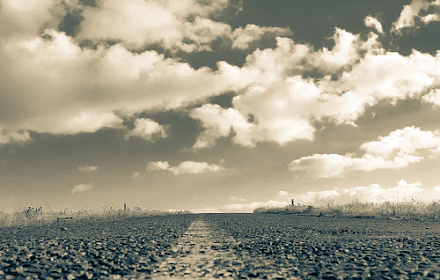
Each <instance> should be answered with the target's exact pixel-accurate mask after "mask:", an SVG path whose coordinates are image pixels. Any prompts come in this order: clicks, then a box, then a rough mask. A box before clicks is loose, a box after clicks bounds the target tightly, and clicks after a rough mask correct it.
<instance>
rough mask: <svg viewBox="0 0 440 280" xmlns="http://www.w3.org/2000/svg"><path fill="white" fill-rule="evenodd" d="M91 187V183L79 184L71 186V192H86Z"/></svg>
mask: <svg viewBox="0 0 440 280" xmlns="http://www.w3.org/2000/svg"><path fill="white" fill-rule="evenodd" d="M91 189H92V184H79V185H76V186H75V187H73V189H72V192H71V193H72V194H75V193H80V192H86V191H89V190H91Z"/></svg>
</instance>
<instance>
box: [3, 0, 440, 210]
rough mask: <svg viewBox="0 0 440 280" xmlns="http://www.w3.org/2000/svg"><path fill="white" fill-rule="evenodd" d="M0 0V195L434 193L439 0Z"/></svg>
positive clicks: (50, 201)
mask: <svg viewBox="0 0 440 280" xmlns="http://www.w3.org/2000/svg"><path fill="white" fill-rule="evenodd" d="M0 7H1V8H0V65H1V67H0V210H3V211H9V210H11V209H21V208H27V207H28V206H31V207H40V206H41V207H43V208H44V209H52V210H62V209H64V208H69V209H99V208H101V207H103V206H107V207H110V206H113V207H116V208H122V207H123V205H124V203H127V205H129V206H130V207H135V206H138V207H141V208H142V209H146V210H168V209H185V210H190V211H195V212H250V211H252V210H253V209H254V208H256V207H260V206H283V205H285V204H288V203H290V199H291V198H294V199H295V201H296V202H298V203H303V204H308V203H316V202H319V201H323V200H331V201H335V202H337V203H339V202H350V201H355V200H358V201H369V202H376V201H411V200H413V199H414V200H423V201H427V200H436V199H440V179H439V177H438V175H437V174H436V173H437V172H438V171H437V169H438V166H440V124H439V122H438V120H439V116H440V52H439V49H438V46H439V45H440V37H439V36H438V30H439V27H440V1H439V0H436V1H427V0H412V1H401V0H389V1H386V3H384V2H383V1H376V0H374V1H362V2H359V1H339V0H337V1H325V2H324V1H317V0H311V1H286V0H284V1H282V0H272V1H264V0H220V1H213V0H209V1H202V0H183V1H164V0H126V1H118V0H105V1H104V0H63V1H52V0H38V1H33V2H29V1H26V0H0Z"/></svg>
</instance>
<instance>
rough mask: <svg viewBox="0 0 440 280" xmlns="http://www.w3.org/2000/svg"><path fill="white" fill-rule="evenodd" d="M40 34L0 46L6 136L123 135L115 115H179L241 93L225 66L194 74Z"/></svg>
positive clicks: (152, 54) (148, 56) (118, 50)
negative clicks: (194, 104)
mask: <svg viewBox="0 0 440 280" xmlns="http://www.w3.org/2000/svg"><path fill="white" fill-rule="evenodd" d="M44 34H45V36H46V37H44V38H43V37H40V36H29V37H26V38H14V39H10V40H6V41H1V42H0V44H2V48H0V63H1V64H2V65H3V67H2V68H1V69H0V85H1V86H0V89H1V92H2V94H1V95H0V117H1V122H0V125H1V126H3V127H4V128H5V129H7V130H24V131H26V130H27V131H29V130H31V131H36V132H39V133H53V134H76V133H81V132H89V133H90V132H95V131H97V130H99V129H102V128H120V127H121V124H122V122H123V121H122V119H121V118H120V117H119V116H118V115H117V114H116V113H115V112H116V111H118V112H122V113H125V114H132V113H134V112H138V111H141V110H147V109H151V108H168V109H170V108H176V107H178V106H181V105H182V104H183V103H185V102H189V101H191V100H195V99H199V98H202V97H206V96H209V95H211V94H219V93H221V92H224V91H227V90H230V89H234V88H240V87H241V82H238V78H234V77H233V76H231V73H230V71H231V70H233V68H232V67H229V68H228V67H227V66H226V64H224V65H223V66H220V68H219V70H218V71H213V70H211V69H209V68H199V69H197V70H196V69H193V68H192V67H191V66H190V65H188V64H186V63H182V62H177V61H175V60H172V59H165V58H164V57H163V55H160V54H158V53H157V52H156V51H144V52H142V53H139V54H138V53H132V52H130V51H128V50H127V49H126V48H124V47H123V46H121V45H113V46H111V47H109V48H105V47H100V48H98V49H96V50H95V49H93V50H92V49H81V48H80V47H79V46H78V45H77V44H76V43H75V42H74V40H73V39H72V38H71V37H69V36H67V35H66V34H64V33H61V32H58V31H55V30H46V31H45V32H44ZM229 78H231V79H229ZM170 80H172V81H173V82H172V83H170V82H169V81H170ZM23 81H25V82H23Z"/></svg>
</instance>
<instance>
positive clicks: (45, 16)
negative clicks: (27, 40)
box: [0, 0, 56, 38]
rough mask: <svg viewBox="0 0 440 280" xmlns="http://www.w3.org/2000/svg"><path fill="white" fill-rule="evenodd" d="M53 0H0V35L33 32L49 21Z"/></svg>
mask: <svg viewBox="0 0 440 280" xmlns="http://www.w3.org/2000/svg"><path fill="white" fill-rule="evenodd" d="M55 5H56V3H55V1H53V0H39V1H27V0H2V1H1V9H0V35H1V37H2V38H4V37H5V36H17V35H22V34H34V33H36V32H38V31H39V29H40V28H41V25H43V24H44V23H46V24H48V23H50V22H49V21H50V19H51V10H52V11H53V10H54V9H53V8H54V7H53V6H55Z"/></svg>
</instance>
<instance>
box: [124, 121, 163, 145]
mask: <svg viewBox="0 0 440 280" xmlns="http://www.w3.org/2000/svg"><path fill="white" fill-rule="evenodd" d="M128 136H132V137H133V136H135V137H140V138H142V139H144V140H146V141H150V142H153V141H155V140H156V139H160V138H166V137H167V136H168V135H167V133H166V128H165V127H164V126H161V125H160V124H159V123H157V122H155V121H154V120H152V119H146V118H140V119H137V120H136V121H135V122H134V128H133V129H132V130H131V131H130V132H129V133H128Z"/></svg>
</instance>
